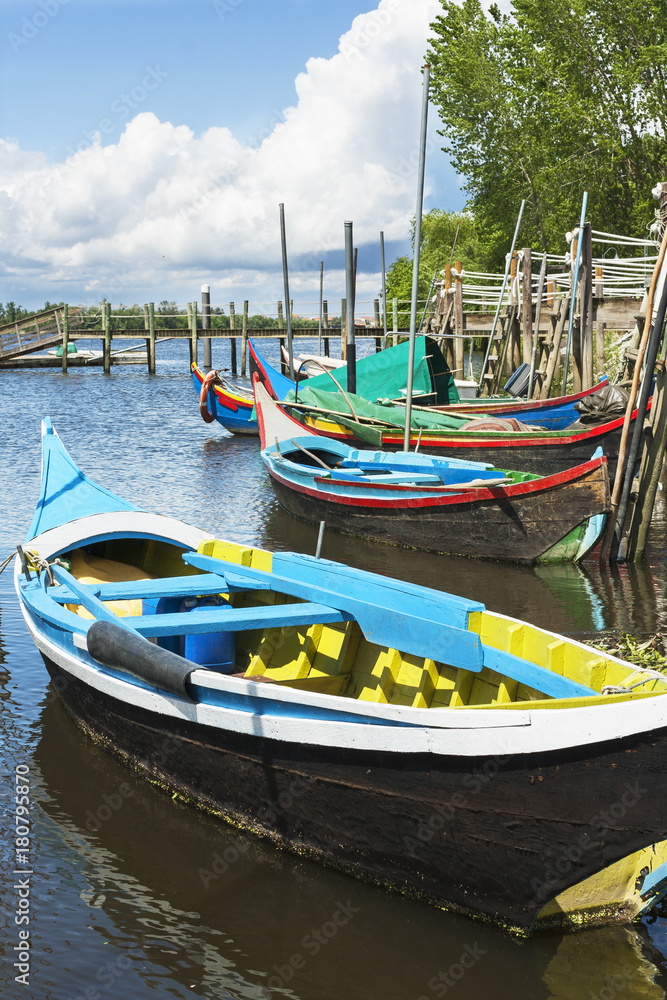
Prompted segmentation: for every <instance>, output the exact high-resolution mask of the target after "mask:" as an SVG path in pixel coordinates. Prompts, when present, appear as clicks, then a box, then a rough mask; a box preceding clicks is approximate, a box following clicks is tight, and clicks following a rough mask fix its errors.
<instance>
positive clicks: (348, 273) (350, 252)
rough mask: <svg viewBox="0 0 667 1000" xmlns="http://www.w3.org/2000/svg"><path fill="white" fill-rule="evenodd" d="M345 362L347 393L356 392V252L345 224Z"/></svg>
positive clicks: (348, 228) (350, 225) (347, 223)
mask: <svg viewBox="0 0 667 1000" xmlns="http://www.w3.org/2000/svg"><path fill="white" fill-rule="evenodd" d="M344 227H345V299H346V303H345V344H346V348H345V361H346V363H347V391H348V392H356V391H357V345H356V341H355V339H354V279H355V271H356V263H357V252H356V250H355V249H354V245H353V239H352V223H351V222H345V223H344Z"/></svg>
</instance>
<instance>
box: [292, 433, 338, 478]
mask: <svg viewBox="0 0 667 1000" xmlns="http://www.w3.org/2000/svg"><path fill="white" fill-rule="evenodd" d="M290 441H291V443H292V444H293V445H294V447H295V448H298V449H299V451H302V452H303V453H304V455H307V456H308V458H312V460H313V461H314V462H317V464H318V465H321V466H322V468H323V469H326V470H327V472H331V466H330V465H327V463H326V462H324V461H322V459H321V458H318V456H317V455H315V454H314V453H313V452H312V451H308V449H307V448H304V446H303V445H302V444H299V442H298V441H295V440H294V438H290Z"/></svg>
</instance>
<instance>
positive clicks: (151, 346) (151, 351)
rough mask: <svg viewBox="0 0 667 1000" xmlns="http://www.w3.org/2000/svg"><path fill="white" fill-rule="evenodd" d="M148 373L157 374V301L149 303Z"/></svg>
mask: <svg viewBox="0 0 667 1000" xmlns="http://www.w3.org/2000/svg"><path fill="white" fill-rule="evenodd" d="M148 374H149V375H155V303H154V302H149V303H148Z"/></svg>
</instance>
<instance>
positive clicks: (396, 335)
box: [391, 298, 398, 347]
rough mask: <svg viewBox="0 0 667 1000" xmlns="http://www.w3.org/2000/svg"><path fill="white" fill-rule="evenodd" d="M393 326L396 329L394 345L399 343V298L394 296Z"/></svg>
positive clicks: (392, 309)
mask: <svg viewBox="0 0 667 1000" xmlns="http://www.w3.org/2000/svg"><path fill="white" fill-rule="evenodd" d="M391 327H392V330H393V331H394V336H393V338H392V339H393V341H394V347H395V346H396V344H397V343H398V299H397V298H393V299H392V300H391Z"/></svg>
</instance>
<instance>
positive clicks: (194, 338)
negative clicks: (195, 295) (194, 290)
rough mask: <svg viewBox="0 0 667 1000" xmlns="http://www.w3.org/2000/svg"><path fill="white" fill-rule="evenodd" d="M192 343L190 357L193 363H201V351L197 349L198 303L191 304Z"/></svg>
mask: <svg viewBox="0 0 667 1000" xmlns="http://www.w3.org/2000/svg"><path fill="white" fill-rule="evenodd" d="M190 323H191V326H190V343H191V345H192V346H191V350H190V355H191V357H192V360H193V363H194V364H198V363H199V351H198V349H197V303H196V302H191V303H190Z"/></svg>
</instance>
